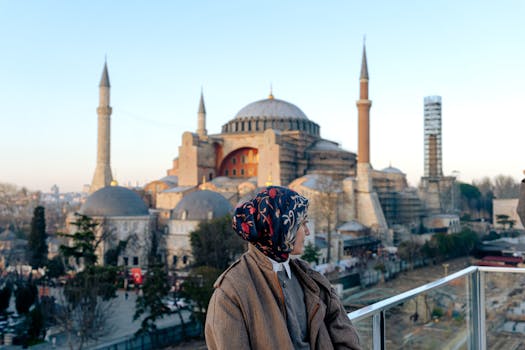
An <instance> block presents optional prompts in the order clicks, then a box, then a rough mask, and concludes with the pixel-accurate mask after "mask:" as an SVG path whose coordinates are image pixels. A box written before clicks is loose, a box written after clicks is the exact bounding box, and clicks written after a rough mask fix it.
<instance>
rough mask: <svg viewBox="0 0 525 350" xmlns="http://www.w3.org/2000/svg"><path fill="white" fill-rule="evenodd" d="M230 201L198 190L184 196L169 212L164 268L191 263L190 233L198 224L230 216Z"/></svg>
mask: <svg viewBox="0 0 525 350" xmlns="http://www.w3.org/2000/svg"><path fill="white" fill-rule="evenodd" d="M232 210H233V208H232V206H231V204H230V202H229V201H228V200H227V199H226V198H224V197H223V196H222V195H220V194H219V193H217V192H214V191H210V190H198V191H195V192H191V193H189V194H188V195H186V196H185V197H184V198H183V199H182V200H181V201H180V202H179V203H178V204H177V206H176V207H175V208H174V209H173V210H171V213H170V220H169V222H168V225H167V227H166V230H167V232H166V233H167V234H166V235H165V240H164V241H165V244H166V247H165V249H164V251H165V254H166V260H167V263H168V266H170V267H173V268H183V267H185V266H186V265H188V264H189V263H190V262H191V244H190V233H191V232H192V231H194V230H195V229H196V228H197V226H198V225H199V223H200V222H201V221H206V220H212V219H216V218H220V217H223V216H225V215H227V214H231V212H232Z"/></svg>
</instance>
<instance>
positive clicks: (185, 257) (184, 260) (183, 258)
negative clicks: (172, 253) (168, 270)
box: [182, 255, 188, 265]
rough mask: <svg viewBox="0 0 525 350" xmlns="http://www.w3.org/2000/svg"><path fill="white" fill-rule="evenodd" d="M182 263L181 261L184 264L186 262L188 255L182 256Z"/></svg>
mask: <svg viewBox="0 0 525 350" xmlns="http://www.w3.org/2000/svg"><path fill="white" fill-rule="evenodd" d="M182 263H183V264H184V265H186V264H187V263H188V256H187V255H184V256H183V257H182Z"/></svg>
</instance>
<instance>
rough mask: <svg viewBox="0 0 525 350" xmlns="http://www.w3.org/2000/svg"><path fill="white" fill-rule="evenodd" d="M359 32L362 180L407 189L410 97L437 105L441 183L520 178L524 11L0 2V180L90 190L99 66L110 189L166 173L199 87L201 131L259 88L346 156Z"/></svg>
mask: <svg viewBox="0 0 525 350" xmlns="http://www.w3.org/2000/svg"><path fill="white" fill-rule="evenodd" d="M363 35H366V47H367V55H368V69H369V75H370V99H371V100H372V101H373V104H372V109H371V162H372V165H373V166H374V168H376V169H382V168H384V167H387V166H389V164H391V165H392V166H395V167H397V168H399V169H401V170H402V171H403V172H405V173H406V174H407V176H408V179H409V182H410V183H411V184H412V185H417V183H418V181H419V178H420V177H421V176H422V175H423V169H424V168H423V167H424V164H423V98H424V96H428V95H441V96H442V98H443V117H442V123H443V170H444V173H445V174H447V175H448V174H452V173H453V172H456V171H457V172H459V177H460V180H462V181H466V182H470V181H471V180H472V179H478V178H481V177H483V176H490V177H492V176H495V175H497V174H507V175H511V176H513V177H515V178H516V179H519V178H521V176H522V170H523V169H524V168H525V160H524V158H525V157H524V156H523V153H524V149H525V148H524V147H523V145H524V143H525V138H524V137H523V134H524V130H525V116H524V108H523V105H524V104H523V101H525V69H524V65H525V2H523V1H520V0H501V1H479V0H476V1H474V0H472V1H457V0H453V1H390V0H388V1H335V0H334V1H332V0H327V1H313V0H312V1H309V0H300V1H299V0H297V1H292V0H290V1H282V0H276V1H273V0H267V1H240V0H239V1H216V0H210V1H200V0H194V1H131V0H126V1H97V0H89V1H88V0H84V1H66V0H64V1H49V0H46V1H36V0H34V1H29V0H28V1H17V0H11V1H4V0H0V45H1V46H0V122H1V124H0V125H1V127H0V182H9V183H14V184H16V185H19V186H26V187H28V188H29V189H33V190H36V189H39V190H44V191H48V190H49V188H50V187H51V186H52V185H53V184H57V185H58V186H59V187H60V189H61V191H80V190H81V188H82V185H83V184H89V183H91V179H92V176H93V172H94V170H95V162H96V138H97V135H96V132H97V131H96V130H97V129H96V127H97V114H96V107H97V105H98V84H99V81H100V76H101V73H102V68H103V65H104V57H105V56H106V55H107V62H108V68H109V75H110V81H111V104H112V107H113V114H112V116H111V128H112V130H111V132H112V144H111V146H112V149H111V158H112V169H113V175H114V176H115V177H116V178H117V180H118V181H119V183H120V184H128V183H130V182H131V183H132V184H136V183H137V182H138V183H139V184H141V185H142V184H144V183H145V182H148V181H152V180H155V179H158V178H161V177H163V176H164V175H165V174H166V169H168V168H170V167H171V162H172V159H173V158H175V157H177V155H178V146H179V145H180V141H181V135H182V133H183V132H184V131H195V130H196V128H197V108H198V101H199V94H200V91H201V87H202V88H203V90H204V97H205V102H206V109H207V129H208V132H209V133H210V134H214V133H219V132H220V130H221V125H223V124H224V123H226V122H227V121H228V120H230V119H232V118H233V117H234V116H235V114H236V113H237V112H238V111H239V110H240V109H241V108H242V107H243V106H245V105H246V104H248V103H250V102H253V101H256V100H259V99H263V98H266V97H267V96H268V93H269V89H270V84H272V85H273V92H274V95H275V97H276V98H279V99H283V100H286V101H289V102H291V103H293V104H295V105H297V106H298V107H299V108H301V109H302V110H303V111H304V112H305V113H306V115H307V116H308V117H309V118H310V119H312V120H314V121H315V122H317V123H318V124H320V126H321V135H322V136H323V137H324V138H327V139H330V140H334V141H337V142H339V143H341V145H342V147H343V148H345V149H347V150H350V151H354V152H356V151H357V109H356V106H355V101H356V100H357V98H358V86H359V72H360V64H361V51H362V42H363Z"/></svg>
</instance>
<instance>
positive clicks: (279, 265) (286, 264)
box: [267, 257, 292, 279]
mask: <svg viewBox="0 0 525 350" xmlns="http://www.w3.org/2000/svg"><path fill="white" fill-rule="evenodd" d="M267 258H268V259H269V260H270V262H271V263H272V266H273V271H274V272H279V271H282V270H283V269H284V271H286V276H288V279H291V278H292V271H291V270H290V258H288V259H287V260H286V261H283V262H277V261H275V260H273V259H272V258H270V257H267Z"/></svg>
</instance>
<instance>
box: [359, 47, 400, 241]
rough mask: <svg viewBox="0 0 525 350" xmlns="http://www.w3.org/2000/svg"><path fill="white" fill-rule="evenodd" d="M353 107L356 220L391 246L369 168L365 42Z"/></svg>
mask: <svg viewBox="0 0 525 350" xmlns="http://www.w3.org/2000/svg"><path fill="white" fill-rule="evenodd" d="M356 105H357V115H358V145H357V186H356V196H355V198H356V204H355V208H356V217H357V220H358V221H359V222H361V223H362V224H364V225H365V226H368V227H373V228H374V230H375V231H376V234H377V235H378V236H379V238H380V239H381V240H382V241H383V242H384V243H386V244H390V243H391V241H392V239H391V238H390V237H388V231H387V229H388V226H387V222H386V219H385V215H384V213H383V209H382V208H381V203H380V202H379V197H378V195H377V192H376V191H375V190H374V187H373V184H372V166H371V165H370V107H372V101H370V100H369V99H368V66H367V63H366V48H365V45H364V43H363V60H362V62H361V75H360V77H359V100H357V102H356Z"/></svg>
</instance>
